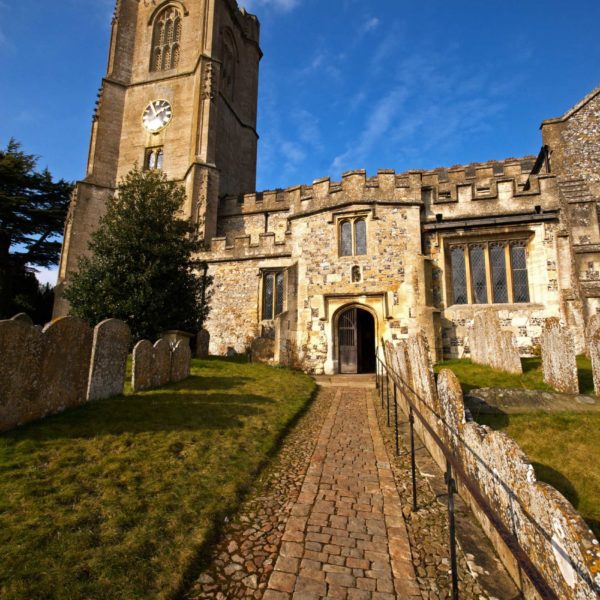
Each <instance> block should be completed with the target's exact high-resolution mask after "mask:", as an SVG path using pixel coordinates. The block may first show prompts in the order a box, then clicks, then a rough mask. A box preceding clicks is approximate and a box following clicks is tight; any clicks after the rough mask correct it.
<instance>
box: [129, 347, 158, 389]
mask: <svg viewBox="0 0 600 600" xmlns="http://www.w3.org/2000/svg"><path fill="white" fill-rule="evenodd" d="M153 373H154V346H152V343H151V342H149V341H148V340H141V341H139V342H138V343H137V344H136V345H135V347H134V348H133V368H132V378H131V387H132V388H133V391H134V392H140V391H142V390H149V389H150V388H152V387H153V384H154V376H153Z"/></svg>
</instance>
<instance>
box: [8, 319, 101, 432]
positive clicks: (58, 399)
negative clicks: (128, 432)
mask: <svg viewBox="0 0 600 600" xmlns="http://www.w3.org/2000/svg"><path fill="white" fill-rule="evenodd" d="M91 346H92V331H91V329H90V328H89V326H88V325H87V323H85V322H84V321H82V320H81V319H77V318H75V317H65V318H62V319H58V320H56V321H53V322H52V323H49V324H48V325H46V327H45V328H44V329H43V330H41V329H40V328H39V327H36V326H34V325H31V324H30V323H28V322H27V321H26V320H24V319H20V318H19V319H16V320H14V319H13V320H10V321H0V430H2V431H7V430H9V429H12V428H14V427H16V426H18V425H22V424H24V423H28V422H30V421H34V420H36V419H41V418H43V417H45V416H47V415H49V414H52V413H55V412H59V411H61V410H63V409H65V408H67V407H70V406H76V405H78V404H81V403H83V402H85V399H86V391H87V382H88V372H89V367H90V356H91Z"/></svg>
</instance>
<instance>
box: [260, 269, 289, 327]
mask: <svg viewBox="0 0 600 600" xmlns="http://www.w3.org/2000/svg"><path fill="white" fill-rule="evenodd" d="M284 296H285V274H284V272H283V271H269V272H268V273H265V274H264V276H263V315H262V318H263V320H265V321H270V320H271V319H274V318H275V317H276V316H277V315H280V314H281V313H282V312H283V303H284Z"/></svg>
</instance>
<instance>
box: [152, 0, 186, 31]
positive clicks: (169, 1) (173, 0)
mask: <svg viewBox="0 0 600 600" xmlns="http://www.w3.org/2000/svg"><path fill="white" fill-rule="evenodd" d="M169 6H173V7H174V8H179V10H181V13H182V14H183V16H184V17H187V16H188V15H189V14H190V11H189V10H188V9H187V7H186V5H185V4H184V3H183V2H182V1H181V0H165V1H164V2H161V3H160V4H159V5H158V6H157V7H156V8H155V9H154V10H153V11H152V13H151V14H150V17H149V18H148V26H149V27H151V26H152V25H153V24H154V20H155V19H156V17H157V16H158V15H159V14H160V13H161V12H162V11H163V10H164V9H165V8H168V7H169Z"/></svg>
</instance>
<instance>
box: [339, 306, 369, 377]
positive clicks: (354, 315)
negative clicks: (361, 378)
mask: <svg viewBox="0 0 600 600" xmlns="http://www.w3.org/2000/svg"><path fill="white" fill-rule="evenodd" d="M338 343H339V364H340V373H347V374H351V373H352V374H354V373H375V319H374V318H373V315H372V314H371V313H370V312H368V311H366V310H363V309H362V308H349V309H348V310H346V311H344V312H343V313H342V314H341V315H340V318H339V321H338Z"/></svg>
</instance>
